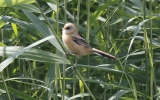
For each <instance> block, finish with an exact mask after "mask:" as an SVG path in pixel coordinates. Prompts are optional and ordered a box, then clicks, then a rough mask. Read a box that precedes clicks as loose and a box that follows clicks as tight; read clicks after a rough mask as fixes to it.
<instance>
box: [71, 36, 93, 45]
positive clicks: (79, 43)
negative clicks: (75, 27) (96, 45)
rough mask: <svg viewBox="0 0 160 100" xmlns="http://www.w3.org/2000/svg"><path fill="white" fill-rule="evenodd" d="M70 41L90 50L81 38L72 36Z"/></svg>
mask: <svg viewBox="0 0 160 100" xmlns="http://www.w3.org/2000/svg"><path fill="white" fill-rule="evenodd" d="M72 40H73V41H74V42H75V43H77V44H78V45H82V46H85V47H88V48H91V47H90V45H89V44H88V43H87V41H86V40H85V39H84V38H82V37H79V36H76V35H72Z"/></svg>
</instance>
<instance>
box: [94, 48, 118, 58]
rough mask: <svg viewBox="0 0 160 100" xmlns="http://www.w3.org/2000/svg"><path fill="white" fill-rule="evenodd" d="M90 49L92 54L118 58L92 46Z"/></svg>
mask: <svg viewBox="0 0 160 100" xmlns="http://www.w3.org/2000/svg"><path fill="white" fill-rule="evenodd" d="M92 51H93V53H94V54H97V55H100V56H104V57H107V58H110V59H114V60H118V58H116V57H115V56H112V55H110V54H108V53H105V52H103V51H100V50H98V49H95V48H92Z"/></svg>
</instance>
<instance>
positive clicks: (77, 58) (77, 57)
mask: <svg viewBox="0 0 160 100" xmlns="http://www.w3.org/2000/svg"><path fill="white" fill-rule="evenodd" d="M78 60H79V56H76V62H75V64H74V66H73V69H75V68H76V65H77V63H78Z"/></svg>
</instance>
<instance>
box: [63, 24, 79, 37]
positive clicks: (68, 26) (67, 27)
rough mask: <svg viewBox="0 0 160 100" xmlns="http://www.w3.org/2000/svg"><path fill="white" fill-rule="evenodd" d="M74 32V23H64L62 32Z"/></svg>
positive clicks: (75, 30)
mask: <svg viewBox="0 0 160 100" xmlns="http://www.w3.org/2000/svg"><path fill="white" fill-rule="evenodd" d="M75 32H77V29H76V27H75V25H74V24H72V23H66V24H65V25H64V27H63V28H62V33H63V34H73V33H75Z"/></svg>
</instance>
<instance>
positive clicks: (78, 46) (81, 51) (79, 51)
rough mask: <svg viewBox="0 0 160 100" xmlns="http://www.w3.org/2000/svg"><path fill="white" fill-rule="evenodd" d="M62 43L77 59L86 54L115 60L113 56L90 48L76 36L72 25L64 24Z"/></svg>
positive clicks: (82, 39)
mask: <svg viewBox="0 0 160 100" xmlns="http://www.w3.org/2000/svg"><path fill="white" fill-rule="evenodd" d="M62 41H63V43H64V45H65V46H66V48H67V49H68V50H69V51H70V52H71V53H73V54H75V55H77V56H78V59H79V58H80V57H81V56H82V55H87V54H97V55H100V56H104V57H106V58H110V59H115V60H117V58H116V57H115V56H112V55H110V54H108V53H105V52H103V51H101V50H98V49H95V48H92V47H91V46H90V45H89V44H88V43H87V41H86V40H85V39H84V38H82V37H81V36H80V35H79V34H78V30H77V28H76V27H75V25H74V24H73V23H66V24H65V25H64V27H63V28H62Z"/></svg>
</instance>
